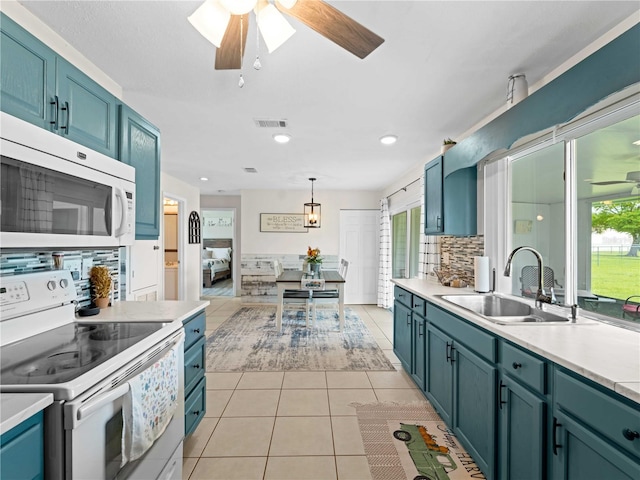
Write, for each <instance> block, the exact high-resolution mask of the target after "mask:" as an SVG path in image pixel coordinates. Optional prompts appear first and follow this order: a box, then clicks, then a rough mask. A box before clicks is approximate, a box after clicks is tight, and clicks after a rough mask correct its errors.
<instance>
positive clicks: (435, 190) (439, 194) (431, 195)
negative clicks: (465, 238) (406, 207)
mask: <svg viewBox="0 0 640 480" xmlns="http://www.w3.org/2000/svg"><path fill="white" fill-rule="evenodd" d="M442 168H443V165H442V157H438V158H436V159H435V160H432V161H431V162H429V163H427V165H426V166H425V167H424V233H425V234H427V235H433V234H437V233H442V232H443V231H444V199H443V188H442V187H443V178H442Z"/></svg>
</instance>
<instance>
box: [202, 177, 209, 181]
mask: <svg viewBox="0 0 640 480" xmlns="http://www.w3.org/2000/svg"><path fill="white" fill-rule="evenodd" d="M200 180H202V181H203V182H208V181H209V179H208V178H207V177H200Z"/></svg>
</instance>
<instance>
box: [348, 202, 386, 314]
mask: <svg viewBox="0 0 640 480" xmlns="http://www.w3.org/2000/svg"><path fill="white" fill-rule="evenodd" d="M379 236H380V212H379V211H378V210H340V257H341V258H344V259H345V260H347V261H348V262H349V270H348V272H347V282H346V284H345V288H344V292H345V303H351V304H374V305H375V304H376V302H377V301H378V293H377V289H378V255H379V243H380V238H379Z"/></svg>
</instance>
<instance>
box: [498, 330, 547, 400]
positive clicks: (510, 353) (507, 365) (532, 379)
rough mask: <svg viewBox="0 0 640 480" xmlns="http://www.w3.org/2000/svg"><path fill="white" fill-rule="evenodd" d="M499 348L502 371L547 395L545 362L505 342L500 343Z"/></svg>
mask: <svg viewBox="0 0 640 480" xmlns="http://www.w3.org/2000/svg"><path fill="white" fill-rule="evenodd" d="M500 346H501V354H500V363H501V364H502V367H503V371H504V372H506V373H508V374H509V375H511V376H512V377H513V378H517V379H518V380H520V381H521V382H523V383H525V384H527V385H529V386H530V387H531V388H533V389H534V390H536V391H537V392H539V393H542V394H545V393H547V381H546V380H547V364H546V362H545V361H544V360H541V359H539V358H537V357H535V356H534V355H532V354H530V353H528V352H525V351H524V350H521V349H520V348H518V347H516V346H514V345H511V344H509V343H507V342H500Z"/></svg>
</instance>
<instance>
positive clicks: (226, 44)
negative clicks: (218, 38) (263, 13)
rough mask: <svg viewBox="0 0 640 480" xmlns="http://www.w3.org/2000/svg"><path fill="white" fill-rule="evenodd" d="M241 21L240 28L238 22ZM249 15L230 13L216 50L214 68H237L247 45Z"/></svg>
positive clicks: (239, 66)
mask: <svg viewBox="0 0 640 480" xmlns="http://www.w3.org/2000/svg"><path fill="white" fill-rule="evenodd" d="M241 22H242V28H240V24H241ZM248 29H249V15H231V20H229V25H228V26H227V31H226V32H225V33H224V37H222V42H221V43H220V47H218V49H217V50H216V70H239V69H240V68H241V67H242V54H244V52H245V50H246V48H245V47H246V45H247V30H248Z"/></svg>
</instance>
